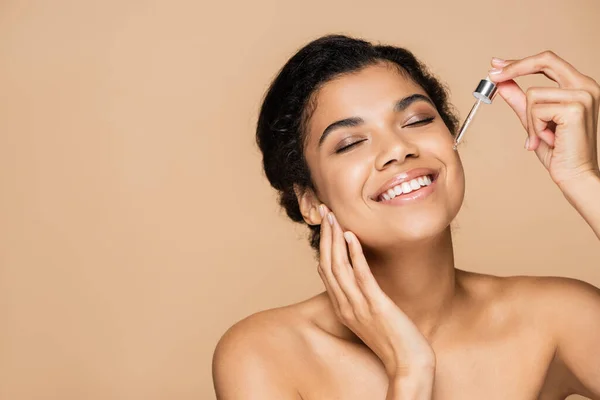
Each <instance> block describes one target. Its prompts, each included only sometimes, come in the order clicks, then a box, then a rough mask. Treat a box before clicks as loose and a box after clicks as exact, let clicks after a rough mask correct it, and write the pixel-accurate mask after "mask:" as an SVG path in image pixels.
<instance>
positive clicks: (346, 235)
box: [344, 232, 352, 244]
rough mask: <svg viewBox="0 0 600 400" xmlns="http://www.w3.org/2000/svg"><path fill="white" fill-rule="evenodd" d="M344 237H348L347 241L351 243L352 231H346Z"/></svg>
mask: <svg viewBox="0 0 600 400" xmlns="http://www.w3.org/2000/svg"><path fill="white" fill-rule="evenodd" d="M344 239H346V243H348V244H350V242H351V241H352V235H351V234H350V232H344Z"/></svg>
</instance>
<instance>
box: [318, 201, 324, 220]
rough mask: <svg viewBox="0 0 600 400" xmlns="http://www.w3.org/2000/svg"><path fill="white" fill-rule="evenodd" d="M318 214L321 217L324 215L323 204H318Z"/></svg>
mask: <svg viewBox="0 0 600 400" xmlns="http://www.w3.org/2000/svg"><path fill="white" fill-rule="evenodd" d="M319 214H321V218H323V217H324V216H325V206H324V205H323V204H321V205H320V206H319Z"/></svg>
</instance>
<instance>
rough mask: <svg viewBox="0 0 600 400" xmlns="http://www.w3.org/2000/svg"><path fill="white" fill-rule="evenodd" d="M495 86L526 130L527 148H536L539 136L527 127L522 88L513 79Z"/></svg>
mask: <svg viewBox="0 0 600 400" xmlns="http://www.w3.org/2000/svg"><path fill="white" fill-rule="evenodd" d="M496 86H497V87H498V95H499V96H500V97H502V98H503V99H504V101H505V102H506V104H508V105H509V106H510V108H512V109H513V111H514V112H515V114H517V117H519V120H520V121H521V125H523V128H525V131H527V134H528V137H529V148H530V149H537V148H538V146H539V142H540V138H538V137H537V135H531V134H530V133H529V129H527V126H528V122H527V96H526V95H525V92H523V89H521V87H520V86H519V85H518V84H517V82H515V81H514V80H513V79H510V80H507V81H504V82H499V83H497V84H496Z"/></svg>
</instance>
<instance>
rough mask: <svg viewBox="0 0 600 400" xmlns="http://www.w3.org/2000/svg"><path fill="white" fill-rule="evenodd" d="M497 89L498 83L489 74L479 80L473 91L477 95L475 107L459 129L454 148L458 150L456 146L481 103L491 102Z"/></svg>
mask: <svg viewBox="0 0 600 400" xmlns="http://www.w3.org/2000/svg"><path fill="white" fill-rule="evenodd" d="M496 90H497V87H496V84H495V83H494V82H492V81H491V80H490V78H489V76H488V77H486V78H485V79H482V80H481V81H480V82H479V85H477V87H476V88H475V91H474V92H473V96H475V98H476V99H477V101H476V102H475V104H474V105H473V108H471V111H469V115H467V118H466V119H465V122H463V124H462V126H461V127H460V129H459V130H458V134H457V135H456V139H454V147H453V149H454V150H456V147H457V146H458V144H459V143H460V141H461V140H462V137H463V136H464V134H465V132H466V130H467V127H468V126H469V125H470V124H471V121H473V118H474V117H475V113H477V110H478V109H479V106H480V105H481V103H482V102H484V103H486V104H491V103H492V100H493V99H494V97H495V95H496Z"/></svg>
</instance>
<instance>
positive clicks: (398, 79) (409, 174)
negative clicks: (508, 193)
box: [305, 64, 465, 249]
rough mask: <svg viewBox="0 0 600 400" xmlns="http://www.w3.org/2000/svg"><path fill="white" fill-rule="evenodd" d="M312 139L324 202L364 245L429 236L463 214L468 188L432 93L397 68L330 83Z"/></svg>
mask: <svg viewBox="0 0 600 400" xmlns="http://www.w3.org/2000/svg"><path fill="white" fill-rule="evenodd" d="M348 119H349V120H348ZM341 120H346V122H345V123H344V122H341V123H338V124H335V123H336V121H341ZM332 124H334V125H332ZM328 127H329V128H328ZM307 135H308V136H307V139H306V143H305V157H306V160H307V163H308V166H309V168H310V171H311V175H312V179H313V182H314V184H315V187H316V194H317V196H318V197H319V200H321V201H322V202H323V203H325V205H327V206H328V207H329V208H330V209H331V210H332V211H333V212H334V213H335V215H336V217H337V219H338V221H339V222H340V224H341V226H342V227H343V228H344V229H345V230H350V231H352V232H354V233H355V234H356V235H357V237H358V238H359V239H360V241H361V243H362V244H363V246H366V247H368V248H372V249H379V248H387V247H389V246H393V245H395V244H396V245H397V244H398V243H399V242H402V241H410V242H414V241H418V240H423V239H428V238H431V237H433V236H435V235H438V234H440V233H441V232H442V231H444V230H445V229H446V228H447V227H448V226H449V225H450V223H451V221H452V220H453V219H454V217H455V216H456V214H457V213H458V211H459V209H460V206H461V204H462V200H463V196H464V185H465V182H464V172H463V168H462V164H461V161H460V158H459V157H458V154H457V153H456V152H455V151H454V150H453V148H452V146H453V142H454V138H453V137H452V135H451V133H450V131H449V130H448V128H447V127H446V125H445V124H444V122H443V120H442V118H441V117H440V115H439V113H438V112H437V110H436V108H435V106H434V105H433V104H432V103H431V102H430V100H429V97H428V96H427V94H426V92H425V91H424V90H423V89H422V88H421V87H420V86H418V85H417V84H415V83H414V82H412V81H411V80H410V79H408V78H406V77H404V76H403V75H402V74H401V73H400V72H399V71H398V70H397V69H396V68H395V67H394V66H391V65H389V64H378V65H373V66H369V67H366V68H364V69H362V70H360V71H359V72H356V73H352V74H348V75H344V76H341V77H339V78H337V79H335V80H333V81H330V82H328V83H326V84H325V85H324V86H323V87H322V88H321V89H320V90H319V91H318V93H317V95H316V108H315V109H314V112H313V114H312V116H311V119H310V121H309V122H308V126H307ZM413 178H415V180H413ZM428 179H432V180H433V181H432V182H431V184H428V181H427V180H428ZM411 180H412V182H411ZM403 181H404V182H406V183H402V182H403ZM390 190H391V191H390ZM384 193H385V194H386V196H383V194H384ZM390 195H395V196H396V197H393V198H392V196H390Z"/></svg>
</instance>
